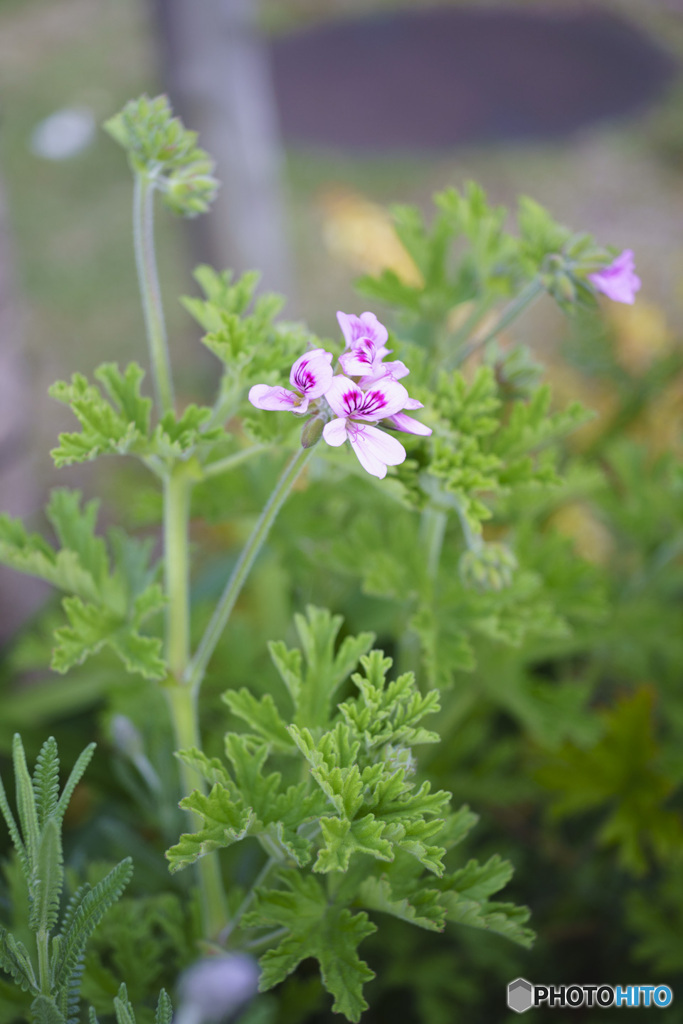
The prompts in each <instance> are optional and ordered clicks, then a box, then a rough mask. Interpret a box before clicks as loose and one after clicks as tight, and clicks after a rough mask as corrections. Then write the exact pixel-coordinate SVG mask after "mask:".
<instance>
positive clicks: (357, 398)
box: [325, 373, 363, 418]
mask: <svg viewBox="0 0 683 1024" xmlns="http://www.w3.org/2000/svg"><path fill="white" fill-rule="evenodd" d="M325 398H326V399H327V401H328V403H329V406H330V408H331V409H332V412H334V413H336V414H337V416H342V417H343V418H346V417H348V416H350V415H351V413H350V412H349V409H350V408H355V407H356V405H359V404H360V403H362V401H363V392H362V391H361V389H360V388H359V387H358V385H357V384H354V383H353V381H352V380H349V378H348V377H344V376H343V375H342V374H341V373H339V374H337V376H336V377H333V378H332V381H331V383H330V386H329V388H328V389H327V391H326V392H325Z"/></svg>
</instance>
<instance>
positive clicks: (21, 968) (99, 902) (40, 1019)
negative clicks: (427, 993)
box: [0, 735, 132, 1024]
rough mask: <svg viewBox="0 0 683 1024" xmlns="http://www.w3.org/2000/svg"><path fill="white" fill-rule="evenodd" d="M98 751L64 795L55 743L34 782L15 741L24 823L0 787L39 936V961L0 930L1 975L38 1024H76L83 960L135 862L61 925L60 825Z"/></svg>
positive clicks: (79, 895)
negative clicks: (26, 997) (25, 998)
mask: <svg viewBox="0 0 683 1024" xmlns="http://www.w3.org/2000/svg"><path fill="white" fill-rule="evenodd" d="M94 746H95V745H94V744H90V746H89V747H86V749H85V750H84V751H83V753H82V754H81V756H80V757H79V759H78V761H77V762H76V764H75V765H74V767H73V769H72V771H71V773H70V775H69V777H68V779H67V782H66V784H65V786H64V789H63V790H62V793H61V795H60V793H59V757H58V753H57V744H56V743H55V741H54V739H53V738H52V737H50V738H49V739H48V740H46V741H45V743H44V744H43V746H42V748H41V751H40V753H39V755H38V758H37V761H36V767H35V770H34V773H33V777H31V775H30V774H29V771H28V767H27V765H26V757H25V754H24V748H23V744H22V742H21V738H20V737H19V736H18V735H17V736H15V738H14V745H13V750H12V758H13V763H14V775H15V780H16V803H17V811H18V818H19V820H18V822H17V820H16V819H15V817H14V815H13V813H12V810H11V808H10V806H9V803H8V800H7V796H6V793H5V789H4V786H3V784H2V781H1V780H0V811H2V816H3V817H4V819H5V822H6V824H7V827H8V830H9V833H10V837H11V839H12V843H13V845H14V848H15V850H16V854H17V857H18V862H19V865H20V868H21V874H22V877H23V885H24V886H25V888H26V892H27V895H28V908H29V914H28V927H29V929H30V930H31V932H33V934H34V935H35V942H36V946H37V950H38V962H37V965H36V964H35V962H34V960H33V957H32V955H31V954H30V953H29V952H28V950H27V949H26V946H25V945H24V943H23V942H22V941H21V940H20V939H17V938H16V937H15V936H14V935H13V934H12V933H11V932H9V931H7V930H6V929H5V928H3V927H2V926H0V968H2V970H4V971H5V972H6V973H7V974H9V975H10V976H11V977H12V978H13V979H14V981H15V982H16V984H17V985H18V986H19V987H20V988H21V989H22V990H23V991H25V992H28V993H30V994H32V995H33V996H34V999H33V1001H32V1003H31V1020H32V1021H33V1022H34V1024H77V1022H78V1020H79V1019H80V1016H79V989H80V978H81V973H82V971H83V957H84V954H85V950H86V946H87V943H88V940H89V939H90V936H91V935H92V933H93V931H94V930H95V928H96V927H97V925H98V924H99V922H100V921H101V919H102V917H103V916H104V914H105V913H106V912H107V910H108V909H109V908H110V907H111V906H112V904H113V903H114V902H115V901H116V900H117V899H118V897H119V896H120V895H121V892H122V891H123V889H124V888H125V886H126V885H127V883H128V881H129V880H130V876H131V874H132V864H131V861H130V859H129V858H128V859H126V860H123V861H121V863H120V864H118V865H117V866H116V867H115V868H113V869H112V870H111V871H110V872H109V874H108V875H107V876H106V877H105V878H104V879H103V880H102V881H101V882H100V883H99V884H98V885H96V886H95V887H94V888H91V887H90V886H89V885H87V884H86V885H83V886H81V887H80V888H79V889H78V891H77V892H76V893H75V894H74V895H73V897H72V898H71V900H70V901H69V904H68V906H67V907H66V910H65V912H64V914H63V916H62V918H61V925H60V928H59V932H58V933H57V934H54V931H55V928H56V927H57V925H58V922H59V917H60V914H59V909H60V901H61V894H62V888H63V885H64V867H63V862H62V835H61V826H62V819H63V817H64V813H65V811H66V807H67V805H68V802H69V800H70V798H71V796H72V794H73V791H74V789H75V787H76V786H77V784H78V782H79V780H80V778H81V777H82V775H83V772H84V771H85V769H86V767H87V765H88V763H89V761H90V758H91V757H92V754H93V750H94Z"/></svg>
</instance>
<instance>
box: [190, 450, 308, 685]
mask: <svg viewBox="0 0 683 1024" xmlns="http://www.w3.org/2000/svg"><path fill="white" fill-rule="evenodd" d="M312 451H313V449H311V448H300V449H299V451H298V452H297V453H296V454H295V455H294V456H293V458H292V459H291V460H290V462H289V463H288V464H287V466H286V467H285V469H284V471H283V473H282V476H281V477H280V479H279V480H278V482H277V484H276V485H275V489H274V491H273V493H272V494H271V496H270V498H269V499H268V502H267V504H266V506H265V508H264V509H263V512H262V513H261V515H260V517H259V519H258V522H257V523H256V526H255V527H254V529H253V531H252V534H251V537H250V538H249V540H248V541H247V543H246V545H245V546H244V549H243V550H242V554H241V555H240V557H239V559H238V561H237V565H236V566H235V568H234V570H233V573H232V576H231V577H230V579H229V580H228V582H227V584H226V586H225V590H224V591H223V593H222V595H221V598H220V600H219V602H218V604H217V605H216V610H215V611H214V613H213V616H212V618H211V621H210V622H209V624H208V626H207V627H206V632H205V633H204V636H203V637H202V639H201V642H200V644H199V647H198V648H197V650H196V652H195V655H194V657H193V658H192V660H191V662H190V664H189V666H188V669H187V671H186V673H185V682H186V683H187V684H189V685H190V686H191V687H192V689H193V690H198V689H199V687H200V686H201V684H202V680H203V678H204V673H205V672H206V667H207V665H208V664H209V661H210V660H211V655H212V654H213V652H214V651H215V649H216V645H217V644H218V641H219V640H220V638H221V635H222V633H223V630H224V629H225V627H226V625H227V623H228V620H229V618H230V615H231V613H232V610H233V608H234V607H235V602H236V600H237V598H238V597H239V594H240V591H241V590H242V587H243V586H244V583H245V581H246V579H247V576H248V575H249V572H250V570H251V567H252V565H253V564H254V561H255V560H256V556H257V555H258V553H259V551H260V550H261V548H262V547H263V545H264V543H265V540H266V538H267V536H268V534H269V533H270V528H271V526H272V525H273V523H274V522H275V519H276V517H277V514H278V512H279V511H280V509H281V507H282V505H283V503H284V501H285V498H286V497H287V495H288V494H289V492H290V491H291V489H292V486H293V485H294V481H295V480H296V478H297V477H298V476H299V473H300V472H301V470H302V469H303V468H304V466H305V465H306V463H307V462H308V460H309V458H310V457H311V454H312Z"/></svg>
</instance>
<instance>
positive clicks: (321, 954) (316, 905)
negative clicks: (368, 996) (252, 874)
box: [243, 871, 376, 1021]
mask: <svg viewBox="0 0 683 1024" xmlns="http://www.w3.org/2000/svg"><path fill="white" fill-rule="evenodd" d="M279 878H280V880H281V881H282V883H283V884H284V885H285V886H286V888H283V889H267V890H264V889H259V890H257V892H256V897H255V900H254V905H253V910H251V911H250V912H249V913H248V914H246V915H245V917H244V922H243V923H244V925H245V927H247V928H268V929H271V928H286V929H288V933H287V935H286V936H285V937H284V938H283V939H282V940H281V941H280V942H279V943H278V944H277V945H276V946H274V947H273V948H272V949H269V950H268V951H267V952H266V953H264V954H263V956H262V957H261V960H260V964H261V971H262V973H261V981H260V985H259V988H260V990H261V991H262V992H266V991H268V990H269V989H271V988H273V986H275V985H277V984H278V983H279V982H281V981H284V979H285V978H286V977H287V975H289V974H291V973H292V971H294V970H295V969H296V967H297V966H298V965H299V964H300V963H301V961H302V960H306V959H307V958H308V957H314V958H315V959H316V960H317V961H318V963H319V964H320V974H321V977H322V981H323V984H324V986H325V988H326V989H327V990H328V992H330V993H331V994H332V995H333V996H334V1005H333V1007H332V1009H333V1010H334V1011H335V1012H337V1013H343V1014H344V1016H345V1017H346V1018H347V1020H351V1021H358V1020H359V1019H360V1015H361V1013H362V1012H363V1010H365V1009H367V1003H366V1001H365V1000H364V998H363V993H362V989H363V984H364V983H365V982H366V981H370V980H371V979H372V978H373V977H374V973H373V972H372V971H371V970H370V969H369V967H368V966H367V964H365V963H364V962H363V961H362V960H361V959H360V958H359V957H358V953H357V948H358V946H359V944H360V943H361V942H362V941H363V939H365V938H367V936H368V935H371V934H372V933H373V932H374V931H376V928H375V926H374V925H373V924H372V923H371V922H370V921H369V920H368V917H367V914H364V913H362V912H361V913H358V914H352V913H351V911H350V910H348V909H347V908H345V907H340V906H338V905H336V904H335V903H331V902H330V901H329V900H328V897H327V894H326V892H325V891H324V889H323V888H322V886H321V884H320V882H319V881H318V880H317V879H316V878H315V877H314V876H312V875H308V876H302V875H300V874H299V873H298V872H295V871H281V872H280V874H279Z"/></svg>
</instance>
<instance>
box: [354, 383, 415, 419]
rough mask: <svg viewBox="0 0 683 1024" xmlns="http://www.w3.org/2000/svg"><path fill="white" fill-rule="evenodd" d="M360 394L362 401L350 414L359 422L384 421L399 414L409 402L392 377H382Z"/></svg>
mask: <svg viewBox="0 0 683 1024" xmlns="http://www.w3.org/2000/svg"><path fill="white" fill-rule="evenodd" d="M361 394H362V395H363V401H362V403H361V404H360V405H359V406H358V407H357V408H356V411H355V412H354V413H352V415H353V417H354V418H356V419H361V420H381V419H386V418H387V417H389V416H393V415H394V413H397V412H400V410H401V409H404V408H405V405H406V402H408V401H410V399H409V398H408V392H407V391H406V389H405V388H404V387H403V385H402V384H399V382H398V381H397V380H394V378H393V377H382V378H381V379H380V380H378V381H376V383H374V384H371V385H370V387H369V388H367V389H366V390H365V391H362V392H361Z"/></svg>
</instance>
